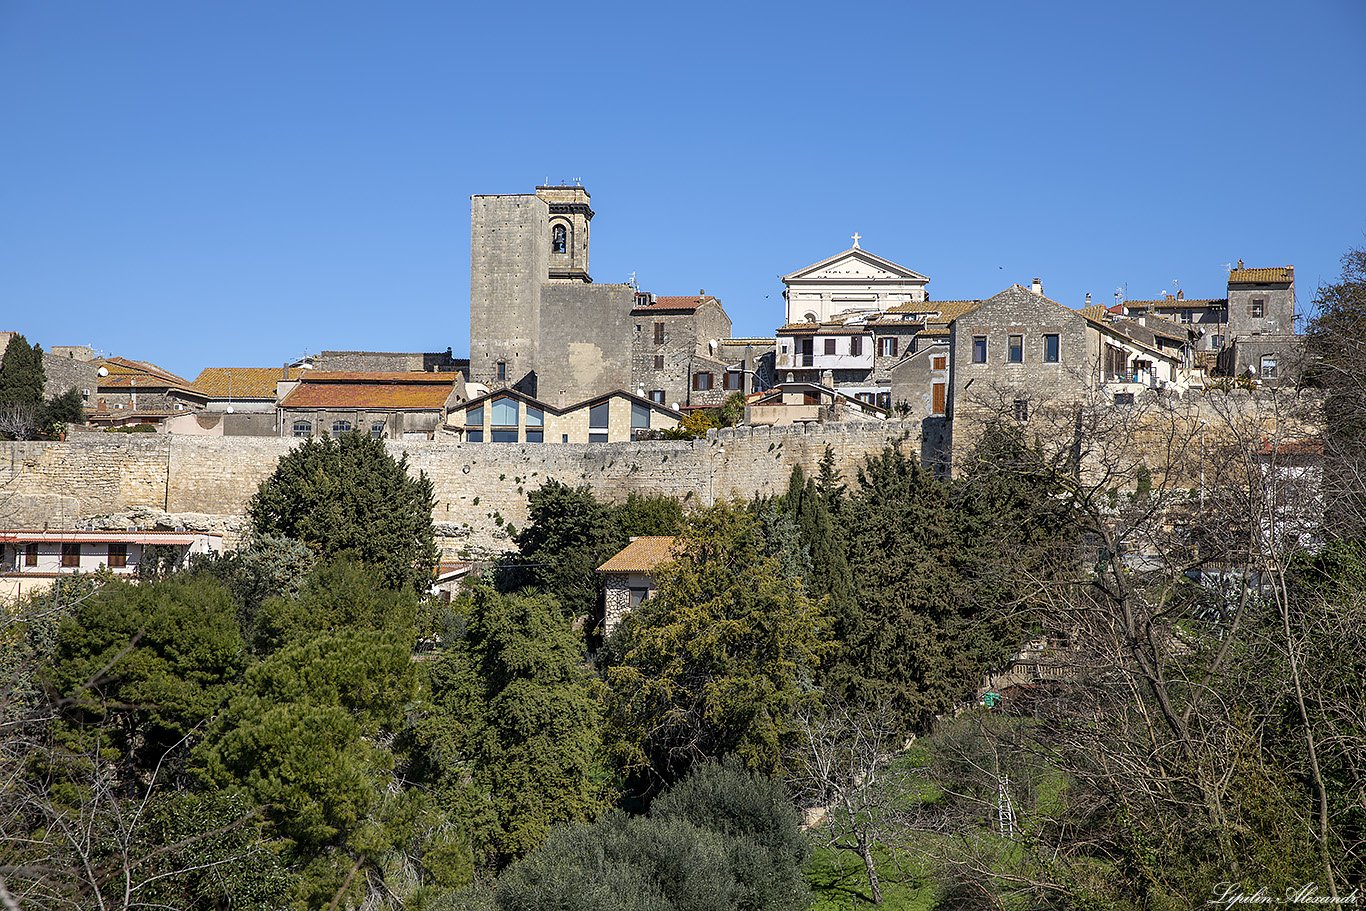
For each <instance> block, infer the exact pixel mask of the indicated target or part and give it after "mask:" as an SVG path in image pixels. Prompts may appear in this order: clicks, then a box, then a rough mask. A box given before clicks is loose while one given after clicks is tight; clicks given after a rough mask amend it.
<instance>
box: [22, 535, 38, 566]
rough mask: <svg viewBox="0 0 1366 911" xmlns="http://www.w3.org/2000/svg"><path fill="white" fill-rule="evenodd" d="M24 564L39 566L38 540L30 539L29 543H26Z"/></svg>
mask: <svg viewBox="0 0 1366 911" xmlns="http://www.w3.org/2000/svg"><path fill="white" fill-rule="evenodd" d="M24 565H25V566H37V565H38V542H37V541H30V542H29V543H27V544H25V545H24Z"/></svg>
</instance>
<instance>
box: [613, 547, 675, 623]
mask: <svg viewBox="0 0 1366 911" xmlns="http://www.w3.org/2000/svg"><path fill="white" fill-rule="evenodd" d="M674 541H675V538H674V536H673V535H641V536H640V537H637V538H632V539H631V540H630V542H629V543H628V544H627V545H626V546H625V547H624V548H622V549H621V550H619V551H617V553H615V554H613V555H612V557H611V558H610V559H608V561H607V562H606V563H604V564H602V565H601V566H599V567H598V575H599V576H600V577H601V578H602V583H603V589H604V595H603V618H602V630H601V632H602V634H603V635H604V636H606V635H609V634H610V633H611V632H612V630H613V629H615V628H616V625H617V624H618V623H620V622H621V619H622V618H623V617H625V616H626V615H627V614H628V613H630V612H631V611H632V610H633V609H635V608H637V607H640V605H641V602H643V601H644V600H645V599H646V598H649V597H651V596H652V595H654V594H655V592H656V591H657V588H656V585H655V570H656V569H657V568H658V567H659V566H661V565H662V564H664V563H667V562H669V561H670V560H673V559H675V558H676V557H677V553H676V551H675V549H674Z"/></svg>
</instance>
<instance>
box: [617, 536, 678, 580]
mask: <svg viewBox="0 0 1366 911" xmlns="http://www.w3.org/2000/svg"><path fill="white" fill-rule="evenodd" d="M674 556H675V555H674V536H673V535H643V536H641V537H639V538H636V539H635V540H634V541H632V542H631V543H630V544H627V545H626V546H625V547H624V548H622V549H621V550H619V551H617V553H616V554H615V555H614V556H613V557H612V558H611V559H609V560H608V561H607V562H606V563H604V564H602V565H601V566H599V567H598V572H600V573H648V572H650V571H651V570H653V569H654V568H655V567H656V566H658V565H659V564H661V563H665V562H667V561H669V560H672V559H673V558H674Z"/></svg>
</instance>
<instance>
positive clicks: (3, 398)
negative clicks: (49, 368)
mask: <svg viewBox="0 0 1366 911" xmlns="http://www.w3.org/2000/svg"><path fill="white" fill-rule="evenodd" d="M46 384H47V376H46V374H45V373H44V372H43V349H42V348H41V347H40V346H38V345H29V343H28V339H26V338H24V337H23V336H22V335H16V336H14V337H13V338H11V339H10V340H9V346H8V347H6V348H5V356H4V359H3V360H0V408H3V407H5V406H7V405H18V406H22V407H25V408H32V409H34V411H35V413H36V411H37V410H38V409H39V408H41V407H42V404H43V387H44V386H45V385H46Z"/></svg>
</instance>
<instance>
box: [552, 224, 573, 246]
mask: <svg viewBox="0 0 1366 911" xmlns="http://www.w3.org/2000/svg"><path fill="white" fill-rule="evenodd" d="M568 249H569V232H568V231H566V230H565V227H564V225H556V226H555V227H554V228H552V229H551V231H550V252H551V253H563V252H565V251H566V250H568Z"/></svg>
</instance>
